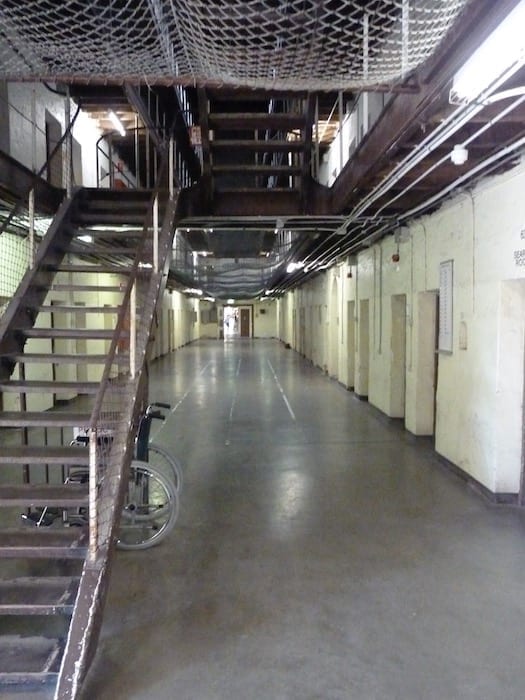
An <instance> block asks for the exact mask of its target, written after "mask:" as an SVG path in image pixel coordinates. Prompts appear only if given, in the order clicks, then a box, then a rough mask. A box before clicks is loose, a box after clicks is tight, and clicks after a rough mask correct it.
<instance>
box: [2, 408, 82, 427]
mask: <svg viewBox="0 0 525 700" xmlns="http://www.w3.org/2000/svg"><path fill="white" fill-rule="evenodd" d="M90 419H91V414H90V413H81V412H71V411H2V412H0V426H2V427H4V428H6V427H10V428H24V427H44V426H48V427H57V428H60V427H62V426H64V427H65V426H68V427H76V426H79V425H89V422H90Z"/></svg>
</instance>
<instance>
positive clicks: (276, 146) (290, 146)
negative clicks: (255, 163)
mask: <svg viewBox="0 0 525 700" xmlns="http://www.w3.org/2000/svg"><path fill="white" fill-rule="evenodd" d="M304 146H305V143H304V141H302V140H301V141H300V140H296V141H284V140H279V139H270V140H267V139H259V140H258V141H257V140H255V139H215V140H214V141H210V147H211V149H212V150H218V149H222V148H227V149H231V148H233V149H235V148H238V149H243V150H248V151H250V150H254V151H268V152H270V151H272V152H275V151H285V152H286V151H302V150H303V148H304Z"/></svg>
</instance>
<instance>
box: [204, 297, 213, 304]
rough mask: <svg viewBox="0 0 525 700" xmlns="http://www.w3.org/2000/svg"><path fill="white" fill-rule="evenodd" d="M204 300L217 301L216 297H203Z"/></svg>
mask: <svg viewBox="0 0 525 700" xmlns="http://www.w3.org/2000/svg"><path fill="white" fill-rule="evenodd" d="M202 301H211V302H212V303H213V302H214V301H215V297H202Z"/></svg>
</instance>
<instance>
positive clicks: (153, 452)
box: [148, 442, 183, 496]
mask: <svg viewBox="0 0 525 700" xmlns="http://www.w3.org/2000/svg"><path fill="white" fill-rule="evenodd" d="M148 464H151V466H152V467H154V468H155V469H158V471H160V472H162V474H164V475H165V476H168V477H169V478H170V479H171V480H172V482H173V484H174V485H175V489H176V490H177V493H178V494H179V496H180V494H181V493H182V484H183V475H182V467H181V465H180V462H179V461H178V460H177V458H176V457H174V456H173V455H172V454H171V453H170V452H168V450H166V448H164V447H161V446H160V445H157V444H156V443H154V442H150V443H149V445H148Z"/></svg>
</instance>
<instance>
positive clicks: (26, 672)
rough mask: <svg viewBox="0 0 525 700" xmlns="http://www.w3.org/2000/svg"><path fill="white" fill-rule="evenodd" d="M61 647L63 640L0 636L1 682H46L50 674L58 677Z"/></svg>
mask: <svg viewBox="0 0 525 700" xmlns="http://www.w3.org/2000/svg"><path fill="white" fill-rule="evenodd" d="M61 647H62V642H61V640H59V639H52V638H49V637H37V636H33V637H29V636H27V637H26V636H22V635H14V634H13V635H11V634H10V635H5V636H0V680H3V681H6V680H7V681H8V680H10V679H9V676H11V678H12V680H13V681H14V680H15V678H14V676H16V677H20V678H21V679H22V680H30V679H31V680H36V679H37V678H39V677H42V680H44V677H45V678H46V679H47V678H48V677H49V675H48V674H49V673H50V672H51V673H53V675H54V676H55V677H56V672H57V671H58V664H59V660H60V659H59V656H60V653H59V652H60V650H61ZM11 674H14V676H13V675H11Z"/></svg>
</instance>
